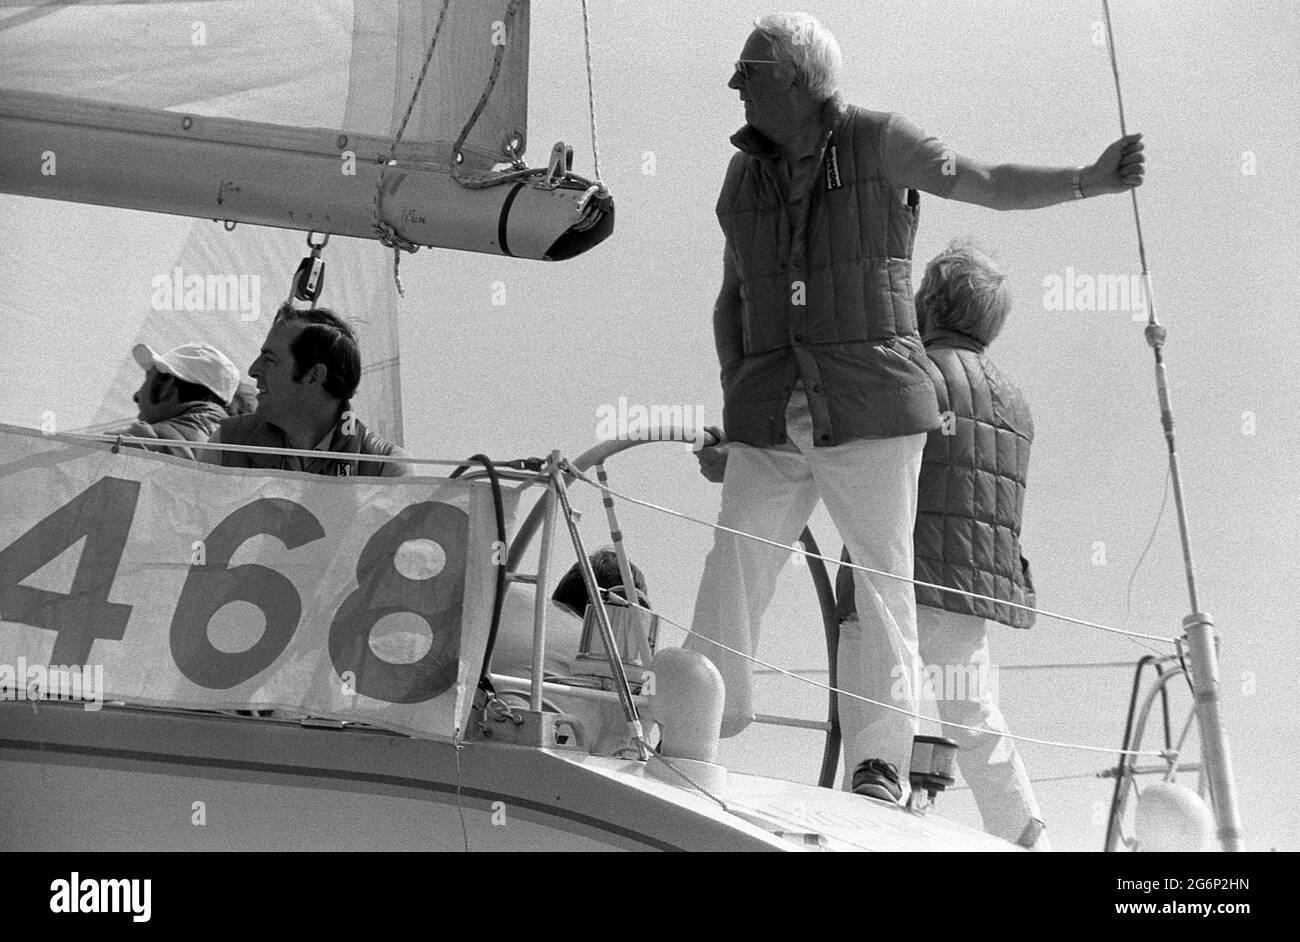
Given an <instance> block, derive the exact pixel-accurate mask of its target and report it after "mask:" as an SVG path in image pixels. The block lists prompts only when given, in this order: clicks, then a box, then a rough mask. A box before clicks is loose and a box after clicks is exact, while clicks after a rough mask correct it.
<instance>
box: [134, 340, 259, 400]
mask: <svg viewBox="0 0 1300 942" xmlns="http://www.w3.org/2000/svg"><path fill="white" fill-rule="evenodd" d="M131 356H132V357H134V358H135V362H136V363H138V364H140V368H141V369H142V370H147V369H149V368H150V367H153V368H154V369H156V370H158V372H160V373H170V374H171V375H172V376H175V377H176V378H177V379H181V380H184V381H185V382H187V383H197V384H198V385H200V386H204V387H206V388H208V389H210V390H212V391H213V392H214V393H216V394H217V397H218V398H219V399H220V400H221V401H222V402H223V403H229V402H230V400H231V399H233V398H234V395H235V390H237V389H238V388H239V367H237V366H235V364H234V363H232V362H230V358H229V357H227V356H226V355H225V354H224V353H222V352H221V351H220V350H218V349H217V348H216V347H210V346H208V345H207V344H206V343H187V344H184V345H183V346H180V347H177V348H176V349H175V350H168V351H167V352H166V353H154V352H153V350H151V349H150V348H149V346H148V345H147V344H143V343H138V344H136V345H135V346H134V347H133V348H132V349H131Z"/></svg>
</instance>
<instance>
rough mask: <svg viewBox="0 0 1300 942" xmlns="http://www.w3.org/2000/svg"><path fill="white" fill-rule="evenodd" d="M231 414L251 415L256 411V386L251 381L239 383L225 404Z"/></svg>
mask: <svg viewBox="0 0 1300 942" xmlns="http://www.w3.org/2000/svg"><path fill="white" fill-rule="evenodd" d="M226 411H227V412H229V413H230V414H231V415H252V414H253V413H254V412H256V411H257V386H255V385H254V384H253V383H247V382H244V383H240V384H239V388H238V389H237V390H235V396H234V398H233V399H231V400H230V404H229V405H227V406H226Z"/></svg>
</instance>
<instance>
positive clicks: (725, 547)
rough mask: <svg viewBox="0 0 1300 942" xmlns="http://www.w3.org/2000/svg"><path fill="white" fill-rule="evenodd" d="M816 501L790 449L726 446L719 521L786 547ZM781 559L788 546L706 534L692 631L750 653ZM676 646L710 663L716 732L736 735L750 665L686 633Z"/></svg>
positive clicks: (742, 720)
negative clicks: (720, 691)
mask: <svg viewBox="0 0 1300 942" xmlns="http://www.w3.org/2000/svg"><path fill="white" fill-rule="evenodd" d="M816 505H817V492H816V490H815V489H814V485H813V479H812V474H811V473H810V472H809V470H808V464H807V461H806V460H805V459H804V458H803V456H801V455H800V454H799V453H798V452H797V451H793V450H783V449H777V448H751V447H749V446H747V445H740V444H733V445H732V446H731V449H730V452H729V454H728V458H727V473H726V477H725V478H724V479H723V483H722V508H721V510H720V511H719V513H718V523H719V524H721V525H722V526H725V527H731V528H732V529H735V530H741V531H743V532H745V533H752V534H754V535H755V536H761V537H764V538H766V539H769V540H776V541H777V542H779V543H782V544H784V545H786V546H789V545H791V544H792V543H794V541H795V539H796V538H797V537H798V536H799V533H800V532H801V531H802V530H803V527H804V525H805V524H806V523H807V522H808V518H809V516H811V515H812V511H813V508H814V507H815V506H816ZM789 558H790V551H789V550H786V549H778V548H776V547H774V546H766V545H764V544H762V543H756V542H754V541H753V540H748V539H745V538H744V537H737V536H733V535H732V534H730V533H723V532H722V531H720V530H716V531H714V540H713V549H711V550H710V551H709V554H708V557H707V558H706V559H705V561H704V574H703V576H702V577H701V579H700V589H699V593H698V594H697V596H696V599H695V614H694V617H693V619H692V622H691V627H692V629H693V630H694V631H695V632H696V633H697V634H700V635H703V636H704V638H712V639H714V640H717V641H721V642H722V643H723V644H726V645H728V646H729V647H732V648H735V649H737V650H739V651H745V652H747V653H749V654H754V653H755V652H756V651H757V649H758V641H759V635H760V632H761V627H762V619H763V612H764V611H766V610H767V606H768V603H769V602H771V600H772V593H773V592H774V591H775V588H776V579H777V576H778V575H779V574H780V572H781V568H782V567H783V566H784V565H785V564H786V561H787V560H788V559H789ZM682 646H683V647H685V648H687V649H689V650H692V651H698V652H699V653H701V654H703V655H705V656H706V657H708V658H709V659H710V660H711V661H713V663H714V664H716V665H717V666H718V670H719V671H720V672H721V673H722V679H723V681H724V682H725V684H726V687H727V700H726V705H725V707H724V711H723V718H722V735H723V736H734V735H736V734H737V733H739V732H740V731H741V730H743V729H744V728H745V727H746V726H748V725H749V723H750V722H751V721H752V720H753V718H754V707H753V698H752V693H751V678H752V674H753V664H752V662H751V661H748V660H746V659H744V658H742V657H738V656H737V655H733V654H730V653H728V652H727V651H724V650H722V649H721V648H719V647H717V646H716V645H713V644H709V643H708V641H705V640H703V639H700V638H696V637H693V636H691V637H688V638H687V640H686V642H685V643H684V644H683V645H682Z"/></svg>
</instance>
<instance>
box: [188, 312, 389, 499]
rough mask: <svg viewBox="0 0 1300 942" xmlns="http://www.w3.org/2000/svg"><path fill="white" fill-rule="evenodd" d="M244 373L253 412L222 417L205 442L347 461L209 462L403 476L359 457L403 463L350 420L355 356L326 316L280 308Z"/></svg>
mask: <svg viewBox="0 0 1300 942" xmlns="http://www.w3.org/2000/svg"><path fill="white" fill-rule="evenodd" d="M248 375H249V376H251V377H252V378H253V380H254V381H255V382H256V383H257V390H258V397H257V411H256V412H254V413H253V414H252V415H238V416H234V417H232V418H229V419H226V420H225V421H224V422H222V423H221V426H220V427H219V428H218V429H217V431H216V432H215V433H214V434H213V436H212V438H211V439H210V441H211V442H213V443H214V444H226V445H259V446H261V447H264V448H298V449H302V450H305V451H322V452H326V451H330V452H344V453H347V454H350V455H354V456H355V457H353V458H348V459H344V458H326V457H320V458H308V457H300V456H297V455H277V454H263V453H258V452H250V451H220V452H215V451H209V452H208V454H207V456H206V460H207V461H209V462H210V463H213V464H220V465H222V466H224V467H227V468H272V469H277V470H281V471H304V472H307V473H308V474H329V475H355V474H363V475H370V476H375V477H381V476H382V477H400V476H402V475H405V474H410V473H411V472H410V466H409V465H407V464H405V463H404V462H398V461H367V460H365V458H366V456H367V455H374V456H397V457H406V452H404V451H403V450H402V449H401V448H399V447H397V446H396V445H394V444H392V443H391V442H387V441H385V440H384V439H382V438H380V437H379V436H377V435H375V434H374V433H373V432H371V431H370V430H369V429H367V428H366V427H365V425H364V424H362V422H361V420H360V419H358V418H357V417H356V416H355V415H354V414H353V412H352V405H351V399H352V396H353V395H354V394H355V393H356V390H357V385H358V384H359V383H360V380H361V351H360V347H359V345H358V343H357V337H356V334H355V333H354V332H353V330H352V328H351V327H349V326H348V325H347V324H346V323H345V322H344V321H343V320H342V319H341V318H340V317H339V316H338V315H337V314H335V313H334V312H333V311H331V310H329V309H328V308H314V309H312V310H309V311H297V310H294V309H293V308H291V307H289V306H288V305H284V306H281V308H280V310H279V311H278V312H277V313H276V316H275V321H274V323H273V324H272V325H271V330H270V332H269V333H268V334H267V335H266V340H265V342H264V343H263V344H262V350H261V352H260V353H259V354H258V357H257V359H256V360H254V361H253V365H252V366H250V367H249V368H248Z"/></svg>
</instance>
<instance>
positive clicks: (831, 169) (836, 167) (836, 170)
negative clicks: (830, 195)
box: [826, 144, 842, 190]
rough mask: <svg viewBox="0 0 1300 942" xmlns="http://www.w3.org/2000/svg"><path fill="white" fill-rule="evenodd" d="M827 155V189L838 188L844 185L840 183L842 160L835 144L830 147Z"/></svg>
mask: <svg viewBox="0 0 1300 942" xmlns="http://www.w3.org/2000/svg"><path fill="white" fill-rule="evenodd" d="M828 151H829V152H828V154H827V156H826V189H828V190H838V189H839V188H840V186H841V185H842V184H841V183H840V160H839V155H838V154H837V153H836V149H835V145H834V144H832V145H831V146H830V148H829V149H828Z"/></svg>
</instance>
